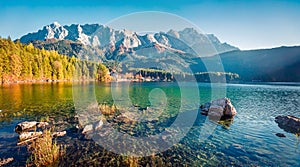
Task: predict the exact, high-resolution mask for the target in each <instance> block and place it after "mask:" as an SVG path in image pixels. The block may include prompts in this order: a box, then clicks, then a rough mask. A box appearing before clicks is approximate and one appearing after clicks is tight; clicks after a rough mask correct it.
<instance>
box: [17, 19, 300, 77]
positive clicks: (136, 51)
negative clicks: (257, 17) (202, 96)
mask: <svg viewBox="0 0 300 167" xmlns="http://www.w3.org/2000/svg"><path fill="white" fill-rule="evenodd" d="M20 42H22V43H27V44H28V43H32V44H33V45H34V46H35V47H37V48H44V49H46V50H56V51H58V52H59V53H61V54H65V55H68V56H75V57H78V58H81V59H87V60H101V61H103V62H110V61H113V62H120V63H119V64H121V66H122V67H121V68H122V69H123V71H126V69H128V68H129V67H134V68H140V67H144V68H158V69H164V70H168V71H174V72H194V73H195V72H203V71H207V70H210V71H213V72H217V71H220V69H222V70H223V69H224V71H225V72H233V73H237V74H239V76H240V80H242V81H296V82H299V81H300V74H299V71H300V69H299V67H300V47H280V48H273V49H259V50H249V51H242V50H240V49H238V48H237V47H234V46H232V45H230V44H227V43H222V42H220V41H219V39H218V38H217V37H216V36H214V35H213V34H202V33H199V32H198V31H197V30H195V29H194V28H185V29H183V30H180V31H176V30H169V31H168V32H157V33H147V34H138V33H137V32H134V31H130V30H126V29H123V30H115V29H113V28H110V27H108V26H104V25H100V24H85V25H80V24H72V25H64V26H62V25H60V24H59V23H57V22H54V23H52V24H50V25H47V26H44V27H43V28H42V29H40V30H38V31H37V32H33V33H29V34H27V35H24V36H22V37H21V38H20ZM220 64H222V65H221V67H222V68H214V67H217V66H220ZM208 67H212V68H208ZM190 70H192V71H190Z"/></svg>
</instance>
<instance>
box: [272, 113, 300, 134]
mask: <svg viewBox="0 0 300 167" xmlns="http://www.w3.org/2000/svg"><path fill="white" fill-rule="evenodd" d="M275 122H276V123H277V124H278V126H279V127H280V128H281V129H283V130H285V131H286V132H290V133H294V134H300V118H298V117H295V116H292V115H288V116H282V115H280V116H277V117H276V118H275Z"/></svg>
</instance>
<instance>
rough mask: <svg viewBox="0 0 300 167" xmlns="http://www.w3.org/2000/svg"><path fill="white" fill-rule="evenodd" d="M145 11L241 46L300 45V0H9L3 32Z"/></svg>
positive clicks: (3, 6) (2, 12)
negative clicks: (186, 22) (185, 22)
mask: <svg viewBox="0 0 300 167" xmlns="http://www.w3.org/2000/svg"><path fill="white" fill-rule="evenodd" d="M143 11H160V12H168V13H172V14H175V15H179V16H181V17H183V18H185V19H187V20H189V21H190V22H192V23H194V24H195V25H197V26H198V27H199V28H200V29H201V30H202V31H203V32H204V33H212V34H215V35H216V36H217V37H218V38H219V39H220V40H221V42H227V43H229V44H232V45H234V46H237V47H239V48H240V49H258V48H272V47H278V46H293V45H300V1H299V0H284V1H283V0H282V1H280V0H251V1H249V0H187V1H185V0H172V1H171V0H150V1H141V0H131V1H125V0H115V1H113V0H89V1H84V0H51V1H48V0H45V1H43V0H4V1H0V22H1V26H0V36H2V37H7V36H11V37H12V39H16V38H20V37H21V36H22V35H25V34H27V33H29V32H35V31H37V30H38V29H41V28H42V27H43V26H45V25H48V24H50V23H52V22H54V21H57V22H59V23H60V24H62V25H65V24H67V25H69V24H73V23H79V24H86V23H99V24H106V23H108V22H109V21H111V20H113V19H115V18H118V17H120V16H123V15H127V14H130V13H134V12H143ZM145 21H147V20H146V19H145ZM159 21H160V20H159V19H158V20H157V22H158V23H159ZM174 29H176V27H174ZM162 31H167V30H162Z"/></svg>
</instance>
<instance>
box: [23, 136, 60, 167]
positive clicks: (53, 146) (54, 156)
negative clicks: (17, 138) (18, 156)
mask: <svg viewBox="0 0 300 167" xmlns="http://www.w3.org/2000/svg"><path fill="white" fill-rule="evenodd" d="M28 150H29V151H30V152H31V155H30V157H29V159H28V160H27V165H26V166H36V167H40V166H55V164H57V163H58V160H59V158H60V156H62V155H63V154H65V148H63V147H62V146H60V145H57V143H56V141H52V135H51V132H50V130H44V132H43V135H42V136H41V137H39V138H37V139H36V140H34V141H33V142H32V143H31V144H29V145H28Z"/></svg>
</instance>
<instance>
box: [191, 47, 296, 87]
mask: <svg viewBox="0 0 300 167" xmlns="http://www.w3.org/2000/svg"><path fill="white" fill-rule="evenodd" d="M220 58H221V60H222V63H223V66H224V70H225V71H226V72H232V73H237V74H239V79H240V80H241V81H263V82H273V81H277V82H278V81H289V82H300V46H295V47H279V48H273V49H260V50H249V51H232V52H227V53H223V54H220ZM202 59H203V60H204V61H205V62H209V63H213V62H216V61H217V60H218V57H217V56H212V57H206V58H202ZM195 60H196V62H197V63H196V64H193V65H191V68H192V69H193V70H194V71H203V70H206V69H205V67H204V66H203V64H202V60H201V59H195Z"/></svg>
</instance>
